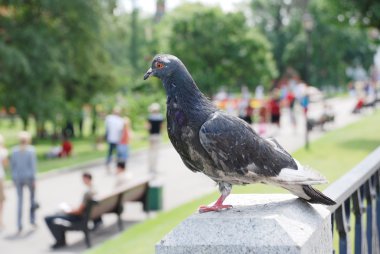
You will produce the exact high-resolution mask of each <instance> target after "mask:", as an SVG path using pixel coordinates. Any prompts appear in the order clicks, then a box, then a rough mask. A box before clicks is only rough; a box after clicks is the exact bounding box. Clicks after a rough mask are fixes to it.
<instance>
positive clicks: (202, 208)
mask: <svg viewBox="0 0 380 254" xmlns="http://www.w3.org/2000/svg"><path fill="white" fill-rule="evenodd" d="M230 208H232V205H217V204H215V205H213V206H205V205H202V206H200V207H199V209H198V211H199V213H207V212H219V211H222V210H225V209H230Z"/></svg>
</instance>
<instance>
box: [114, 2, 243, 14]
mask: <svg viewBox="0 0 380 254" xmlns="http://www.w3.org/2000/svg"><path fill="white" fill-rule="evenodd" d="M132 2H135V3H136V4H137V6H138V7H139V9H140V11H142V12H143V13H146V14H154V13H155V11H156V0H140V1H139V0H119V2H118V10H117V13H123V12H130V11H131V10H132ZM184 2H192V3H194V2H200V3H203V4H205V5H210V6H218V5H219V6H220V7H221V8H222V10H223V11H225V12H230V11H234V10H235V9H236V5H237V4H239V3H241V2H246V0H166V10H169V11H170V10H172V9H174V8H175V7H177V6H178V5H180V4H181V3H184Z"/></svg>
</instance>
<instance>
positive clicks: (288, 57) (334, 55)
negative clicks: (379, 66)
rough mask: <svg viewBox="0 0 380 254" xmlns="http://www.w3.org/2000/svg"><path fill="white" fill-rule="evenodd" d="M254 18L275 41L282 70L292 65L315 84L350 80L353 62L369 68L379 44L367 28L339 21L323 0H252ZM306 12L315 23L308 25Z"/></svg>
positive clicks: (277, 59)
mask: <svg viewBox="0 0 380 254" xmlns="http://www.w3.org/2000/svg"><path fill="white" fill-rule="evenodd" d="M251 8H252V13H253V15H252V16H253V22H254V23H255V24H256V25H257V26H258V27H260V29H261V31H262V32H263V33H264V34H265V35H266V36H267V38H268V39H269V40H270V41H271V42H272V44H273V54H274V56H275V59H276V63H277V67H278V69H279V71H280V74H284V72H285V71H286V69H287V68H289V67H291V68H293V69H295V70H297V72H298V73H299V74H300V77H301V79H307V80H306V81H307V82H309V83H311V84H312V85H315V86H323V85H341V84H345V82H347V81H348V80H347V77H346V75H345V70H346V68H347V67H349V66H353V65H362V66H363V67H364V68H369V66H370V65H371V64H372V62H373V61H372V60H373V55H374V53H375V48H374V47H372V45H371V41H370V39H369V38H368V35H367V31H365V30H363V29H361V28H359V27H355V26H347V25H346V26H342V25H337V22H332V19H336V16H335V14H334V12H333V11H332V10H331V9H330V5H329V4H326V2H321V1H310V3H309V5H306V2H303V1H295V2H289V1H283V0H271V1H264V0H252V1H251ZM305 13H309V14H310V15H311V18H312V22H313V26H312V27H311V29H310V30H309V31H307V30H306V28H305V24H304V22H305Z"/></svg>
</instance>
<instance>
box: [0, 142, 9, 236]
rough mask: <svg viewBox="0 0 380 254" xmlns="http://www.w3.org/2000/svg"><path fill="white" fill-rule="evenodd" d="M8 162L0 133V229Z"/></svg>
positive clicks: (6, 151)
mask: <svg viewBox="0 0 380 254" xmlns="http://www.w3.org/2000/svg"><path fill="white" fill-rule="evenodd" d="M7 163H8V150H7V149H6V148H5V147H4V138H3V136H2V135H0V230H1V229H2V228H3V227H4V223H3V210H4V209H3V208H4V201H5V193H4V179H5V170H4V168H5V167H6V165H7Z"/></svg>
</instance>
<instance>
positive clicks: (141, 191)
mask: <svg viewBox="0 0 380 254" xmlns="http://www.w3.org/2000/svg"><path fill="white" fill-rule="evenodd" d="M151 179H152V178H151V177H143V178H138V179H133V180H131V181H130V182H128V183H126V184H125V185H124V186H121V187H119V188H117V189H115V191H113V192H112V193H111V194H108V195H105V196H102V197H95V198H94V199H93V200H89V201H88V202H87V205H86V209H85V211H84V214H83V218H82V220H80V221H78V222H75V223H71V224H70V225H68V226H65V228H66V230H67V231H82V232H83V233H84V236H85V241H86V244H87V247H91V240H90V228H89V224H90V223H89V222H90V221H94V220H96V219H98V218H100V217H101V216H102V215H103V214H109V213H113V214H116V215H117V224H118V228H119V230H120V231H121V230H122V229H123V221H122V219H121V214H122V212H123V203H125V202H135V201H137V202H142V203H143V207H144V210H145V211H147V209H146V207H147V205H146V203H147V193H148V187H149V181H150V180H151Z"/></svg>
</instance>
